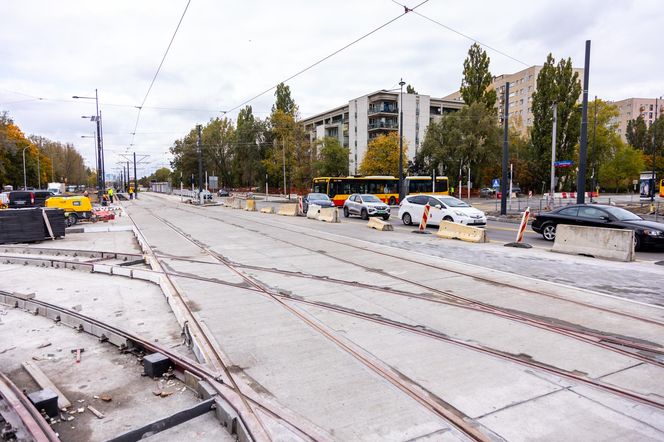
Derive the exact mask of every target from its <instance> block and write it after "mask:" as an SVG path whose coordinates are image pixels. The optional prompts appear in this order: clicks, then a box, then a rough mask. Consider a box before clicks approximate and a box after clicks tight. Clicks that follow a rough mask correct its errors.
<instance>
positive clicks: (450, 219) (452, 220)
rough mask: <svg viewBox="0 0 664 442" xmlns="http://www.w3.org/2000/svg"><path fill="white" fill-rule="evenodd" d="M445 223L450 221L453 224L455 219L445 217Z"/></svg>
mask: <svg viewBox="0 0 664 442" xmlns="http://www.w3.org/2000/svg"><path fill="white" fill-rule="evenodd" d="M443 221H449V222H451V223H453V222H454V218H452V217H451V216H449V215H445V217H444V218H443Z"/></svg>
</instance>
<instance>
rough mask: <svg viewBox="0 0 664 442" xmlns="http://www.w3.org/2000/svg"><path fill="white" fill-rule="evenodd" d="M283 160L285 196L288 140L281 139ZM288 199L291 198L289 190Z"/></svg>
mask: <svg viewBox="0 0 664 442" xmlns="http://www.w3.org/2000/svg"><path fill="white" fill-rule="evenodd" d="M281 144H282V150H281V162H282V166H283V169H284V196H285V195H286V140H281ZM288 199H290V192H288Z"/></svg>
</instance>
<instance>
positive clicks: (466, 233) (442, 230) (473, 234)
mask: <svg viewBox="0 0 664 442" xmlns="http://www.w3.org/2000/svg"><path fill="white" fill-rule="evenodd" d="M436 236H438V237H439V238H445V239H460V240H461V241H467V242H474V243H484V242H489V238H488V236H487V233H486V230H484V229H481V228H479V227H473V226H466V225H463V224H458V223H453V222H450V221H441V222H440V226H439V227H438V232H436Z"/></svg>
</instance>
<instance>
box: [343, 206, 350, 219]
mask: <svg viewBox="0 0 664 442" xmlns="http://www.w3.org/2000/svg"><path fill="white" fill-rule="evenodd" d="M349 216H350V213H349V212H348V207H344V217H346V218H348V217H349Z"/></svg>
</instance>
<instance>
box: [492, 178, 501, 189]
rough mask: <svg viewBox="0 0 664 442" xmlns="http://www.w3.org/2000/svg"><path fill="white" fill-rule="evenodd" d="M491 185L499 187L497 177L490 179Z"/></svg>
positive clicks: (495, 187)
mask: <svg viewBox="0 0 664 442" xmlns="http://www.w3.org/2000/svg"><path fill="white" fill-rule="evenodd" d="M491 187H493V188H494V189H497V188H499V187H500V180H499V179H498V178H494V179H493V180H492V181H491Z"/></svg>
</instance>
